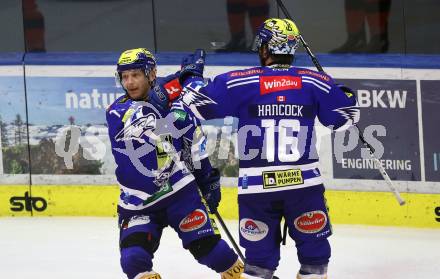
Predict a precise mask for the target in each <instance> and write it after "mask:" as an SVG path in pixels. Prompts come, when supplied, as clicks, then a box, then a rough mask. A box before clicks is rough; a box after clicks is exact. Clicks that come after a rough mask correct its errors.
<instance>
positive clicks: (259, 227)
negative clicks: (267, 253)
mask: <svg viewBox="0 0 440 279" xmlns="http://www.w3.org/2000/svg"><path fill="white" fill-rule="evenodd" d="M268 232H269V227H268V226H267V225H266V224H265V223H263V222H261V221H257V220H252V219H248V218H243V219H241V220H240V234H241V235H242V236H243V237H244V238H245V239H247V240H249V241H260V240H262V239H263V238H265V237H266V235H267V233H268Z"/></svg>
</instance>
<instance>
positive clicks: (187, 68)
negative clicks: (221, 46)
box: [179, 49, 206, 84]
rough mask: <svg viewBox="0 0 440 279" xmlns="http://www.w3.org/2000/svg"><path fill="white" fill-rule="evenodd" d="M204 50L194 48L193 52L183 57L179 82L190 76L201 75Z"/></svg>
mask: <svg viewBox="0 0 440 279" xmlns="http://www.w3.org/2000/svg"><path fill="white" fill-rule="evenodd" d="M205 57H206V52H205V51H204V50H203V49H196V51H194V53H193V54H190V55H188V56H187V57H185V58H183V60H182V65H181V67H182V68H181V70H180V75H179V82H180V84H183V82H184V81H185V79H187V78H188V77H190V76H199V77H203V69H204V67H205Z"/></svg>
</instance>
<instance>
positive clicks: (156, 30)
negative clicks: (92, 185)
mask: <svg viewBox="0 0 440 279" xmlns="http://www.w3.org/2000/svg"><path fill="white" fill-rule="evenodd" d="M1 2H2V3H1V4H0V7H1V9H0V26H1V27H0V36H1V38H7V39H5V40H3V41H2V44H1V45H0V52H17V51H23V50H27V51H28V52H41V51H100V52H101V51H121V50H124V49H128V48H134V47H140V46H142V47H147V48H149V49H152V50H154V51H190V50H193V49H195V48H204V49H206V50H212V51H218V52H248V51H249V49H250V47H251V45H252V40H253V37H254V35H255V33H256V29H257V27H258V26H259V25H260V24H261V23H262V22H263V21H264V20H265V19H266V18H269V17H284V14H283V12H282V10H281V9H279V8H278V6H277V4H276V2H277V1H275V0H252V1H249V0H222V1H203V0H193V1H182V0H168V1H158V0H93V1H92V0H81V1H74V0H22V1H15V0H4V1H1ZM283 2H284V5H285V6H286V8H287V10H288V11H289V13H290V15H291V16H292V18H293V20H294V21H295V22H296V24H297V25H298V27H299V30H300V32H301V34H302V35H303V37H304V39H305V40H306V41H307V42H308V43H309V45H310V47H311V49H312V51H313V52H316V53H329V52H330V53H401V54H439V53H440V37H439V36H438V32H437V30H438V29H439V27H440V18H439V17H438V14H439V13H440V5H438V3H437V2H438V1H436V0H425V1H422V3H421V2H420V1H403V0H373V1H370V0H338V1H326V0H316V1H286V0H284V1H283ZM299 51H300V52H302V51H303V50H302V49H301V48H300V49H299Z"/></svg>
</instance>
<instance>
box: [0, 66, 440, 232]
mask: <svg viewBox="0 0 440 279" xmlns="http://www.w3.org/2000/svg"><path fill="white" fill-rule="evenodd" d="M162 61H163V59H162ZM159 62H161V61H159ZM224 62H225V64H226V65H230V66H224V65H218V63H214V65H209V64H208V66H207V67H206V70H205V74H206V76H207V77H214V76H215V75H217V74H219V73H222V72H225V71H230V70H235V69H239V68H246V67H248V66H246V65H248V64H246V65H245V66H233V65H234V63H237V61H231V60H229V61H226V60H225V61H224ZM321 62H322V61H321ZM75 63H76V62H73V64H74V65H63V63H53V64H52V65H43V64H45V60H44V59H43V60H41V61H39V60H38V59H36V60H34V61H33V62H32V63H28V64H27V65H26V66H25V67H23V66H21V65H20V66H17V65H3V66H0V87H1V88H0V89H1V90H0V95H1V96H0V97H2V100H3V104H9V105H5V106H2V110H1V111H0V116H1V117H2V119H3V121H6V120H8V121H9V122H13V121H14V120H16V119H15V115H16V114H21V115H23V116H26V115H27V116H28V119H29V123H30V124H32V125H29V130H28V131H29V139H30V140H29V142H30V145H35V144H37V143H39V142H40V141H41V140H42V138H44V137H52V138H55V137H56V136H57V132H56V129H59V127H60V126H63V125H67V124H68V121H67V119H68V117H70V116H72V117H74V119H75V121H76V122H75V123H78V125H79V126H81V129H82V130H84V131H85V132H84V133H83V134H81V137H80V142H79V145H80V147H82V148H83V150H88V151H89V152H90V154H91V157H92V159H95V160H97V161H100V162H103V165H102V166H101V167H100V170H99V171H100V173H101V174H99V175H82V174H79V175H60V174H50V173H46V174H41V173H38V172H37V173H36V172H33V173H32V175H30V174H29V173H28V172H26V170H21V173H20V172H19V171H20V170H18V171H17V169H15V170H14V171H16V172H15V173H11V172H7V171H6V169H7V168H6V164H7V163H8V160H9V159H8V157H5V156H12V155H14V153H13V152H11V150H9V153H5V149H4V148H2V151H3V152H0V216H29V215H32V216H59V215H61V216H114V215H115V209H116V203H117V198H118V189H117V187H116V186H114V185H116V181H115V178H114V176H113V170H114V165H112V164H113V162H112V160H113V159H112V155H111V152H110V151H109V150H110V149H109V144H108V140H107V135H106V128H105V126H104V123H105V119H104V109H105V105H106V104H108V103H109V102H110V101H111V100H112V99H114V98H116V97H117V94H121V93H122V89H121V88H117V87H116V86H115V82H114V79H113V74H114V66H112V65H88V64H87V63H86V62H85V63H81V64H82V65H78V64H75ZM98 63H99V62H98ZM208 63H209V60H208ZM11 64H13V63H12V62H11ZM104 64H105V63H104ZM162 64H167V63H162ZM434 64H435V63H434ZM331 66H332V67H327V68H326V71H327V72H328V73H329V74H330V75H332V76H333V77H334V78H335V79H337V80H338V81H339V82H342V83H344V84H347V85H349V86H350V87H352V88H353V89H355V90H356V91H357V93H358V99H359V100H360V106H361V109H362V118H361V124H360V126H361V127H362V130H364V131H366V132H365V133H367V134H364V136H370V137H371V139H372V140H373V141H374V140H377V141H379V142H380V143H381V145H382V147H383V154H382V157H381V160H382V164H383V166H384V167H385V168H386V169H387V172H388V173H389V175H390V177H391V178H392V180H393V181H394V184H395V186H396V188H397V189H398V190H399V191H400V192H402V196H403V197H404V198H405V199H406V201H407V204H406V205H405V206H402V207H401V206H399V205H398V204H397V202H396V200H395V199H394V197H393V196H392V194H390V193H389V188H388V186H387V185H386V183H385V182H384V181H383V180H382V178H381V176H380V174H379V173H378V171H377V170H376V169H374V167H373V166H372V165H371V162H369V161H368V160H365V159H363V157H362V156H361V155H362V154H361V152H362V149H361V146H360V144H359V143H357V144H356V146H351V147H350V146H349V145H350V144H349V143H344V144H346V145H343V146H339V147H340V148H341V147H342V149H343V151H344V153H343V154H342V156H339V157H338V156H337V155H336V154H335V150H336V146H335V140H334V136H330V133H329V132H328V131H326V130H325V129H321V128H318V133H319V135H320V136H319V137H318V146H319V148H318V149H319V154H320V164H321V168H320V170H321V172H322V175H323V177H324V179H325V184H326V187H327V198H328V203H329V206H330V214H331V217H332V220H333V222H335V223H344V224H371V225H391V226H413V227H436V228H439V227H440V141H439V140H438V139H439V138H440V131H439V129H438V119H440V109H439V107H440V99H439V98H438V97H437V96H438V93H437V92H438V91H437V88H440V70H439V69H436V67H437V68H438V66H435V65H434V66H433V65H429V67H428V68H423V67H424V65H421V68H420V69H419V68H414V67H411V68H409V67H396V66H395V65H390V66H389V67H387V66H385V67H383V66H375V65H369V64H366V65H357V66H355V67H343V66H340V65H331ZM309 68H310V69H312V68H311V67H309ZM178 69H179V66H177V65H175V64H172V63H171V64H170V65H165V66H160V67H159V73H158V75H159V76H161V75H165V74H168V73H170V72H174V71H176V70H178ZM24 73H25V80H26V84H25V85H24V84H21V85H20V83H22V82H23V75H24ZM25 88H26V95H25V94H23V92H24V90H25ZM17 96H19V97H17ZM25 100H26V101H27V102H28V104H30V105H29V108H28V111H26V108H25V105H24V102H25ZM8 117H9V118H8ZM24 118H26V117H23V119H24ZM57 121H58V122H57ZM371 125H375V126H371ZM6 128H7V129H6V130H7V133H8V138H7V139H8V140H9V144H10V145H11V142H13V141H16V140H17V137H16V134H14V133H13V130H14V129H16V126H12V125H10V126H7V127H6ZM54 130H55V132H54ZM87 133H88V134H87ZM87 142H89V143H92V146H90V145H87ZM2 147H4V145H2ZM379 147H380V145H379ZM349 149H350V150H349ZM379 149H380V148H379ZM12 151H14V150H12ZM11 154H12V155H11ZM64 159H66V158H64ZM30 163H31V167H32V164H35V167H38V163H36V160H31V162H30ZM12 167H16V166H15V165H13V166H12ZM9 168H10V169H14V168H11V166H9ZM223 184H224V185H225V186H226V187H225V188H223V191H224V196H223V201H222V205H221V212H222V214H223V215H224V217H225V218H232V219H235V218H237V209H236V206H237V205H236V187H235V186H236V185H237V181H236V180H234V179H232V180H231V179H229V180H224V183H223ZM29 185H31V186H29Z"/></svg>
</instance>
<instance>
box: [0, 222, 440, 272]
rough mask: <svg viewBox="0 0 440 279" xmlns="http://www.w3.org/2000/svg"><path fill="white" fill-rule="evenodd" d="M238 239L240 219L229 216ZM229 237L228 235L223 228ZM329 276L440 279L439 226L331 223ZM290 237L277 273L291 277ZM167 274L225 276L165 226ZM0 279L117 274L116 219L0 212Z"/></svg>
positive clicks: (158, 266)
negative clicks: (197, 257) (201, 260)
mask: <svg viewBox="0 0 440 279" xmlns="http://www.w3.org/2000/svg"><path fill="white" fill-rule="evenodd" d="M226 223H227V225H228V227H229V229H230V230H231V232H232V234H233V235H234V237H235V239H238V237H237V236H238V233H237V222H236V221H227V222H226ZM223 236H224V237H226V235H225V234H223ZM330 241H331V244H332V247H333V255H332V259H331V263H330V265H329V278H330V279H372V278H380V279H425V278H426V279H433V278H440V230H438V229H437V230H436V229H409V228H392V227H366V226H346V225H344V226H343V225H336V226H334V235H333V236H331V237H330ZM298 267H299V264H298V263H297V260H296V250H295V247H294V245H293V242H292V241H291V240H290V241H288V242H287V246H283V247H282V251H281V262H280V266H279V268H278V270H277V272H276V275H277V276H279V277H280V278H281V279H293V278H295V274H296V272H297V270H298ZM154 269H155V270H156V271H158V272H159V273H160V274H161V275H162V278H164V279H199V278H200V279H201V278H203V279H207V278H220V276H219V275H217V274H215V273H214V272H213V271H211V270H210V269H208V268H207V267H204V266H201V265H199V264H198V263H197V262H196V261H195V260H194V259H193V258H192V256H191V254H190V253H189V252H188V251H186V250H184V249H183V248H181V245H180V240H179V239H178V237H177V235H176V233H175V232H174V231H173V230H172V229H170V228H167V229H165V231H164V235H163V237H162V242H161V246H160V248H159V250H158V251H157V252H156V255H155V258H154ZM0 278H1V279H22V278H32V279H40V278H41V279H43V278H44V279H89V278H90V279H101V278H102V279H120V278H126V277H125V276H124V274H123V273H122V271H121V269H120V267H119V251H118V229H117V221H116V218H85V217H81V218H77V217H72V218H67V217H66V218H60V217H52V218H42V217H38V218H22V217H20V218H0Z"/></svg>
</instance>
